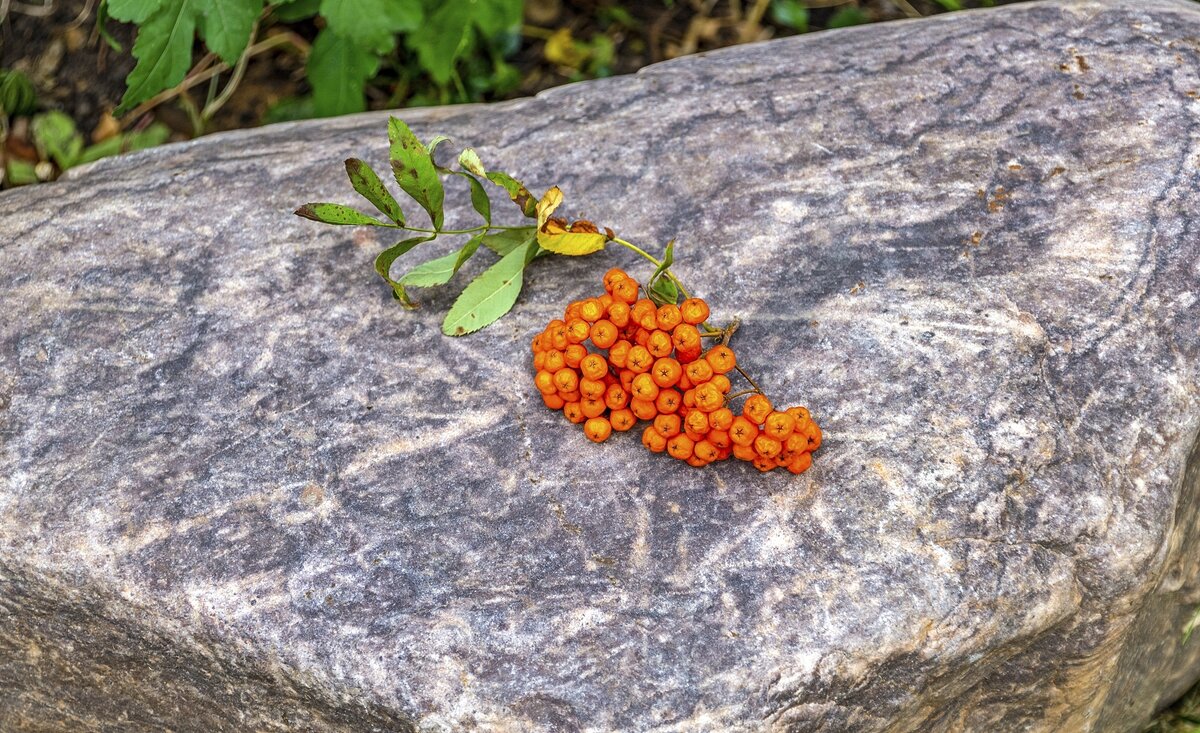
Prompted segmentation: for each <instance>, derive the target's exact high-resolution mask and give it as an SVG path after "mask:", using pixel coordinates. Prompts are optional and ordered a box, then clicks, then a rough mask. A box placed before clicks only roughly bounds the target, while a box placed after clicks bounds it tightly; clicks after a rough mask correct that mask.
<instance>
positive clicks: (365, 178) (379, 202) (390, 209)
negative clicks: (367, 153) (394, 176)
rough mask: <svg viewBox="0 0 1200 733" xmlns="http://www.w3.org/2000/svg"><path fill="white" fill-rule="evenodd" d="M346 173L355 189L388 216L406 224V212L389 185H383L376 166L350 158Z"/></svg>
mask: <svg viewBox="0 0 1200 733" xmlns="http://www.w3.org/2000/svg"><path fill="white" fill-rule="evenodd" d="M346 175H348V176H349V177H350V183H351V184H352V185H353V186H354V190H355V191H358V193H359V194H360V195H361V196H362V197H363V198H365V199H366V200H367V201H370V202H371V203H372V204H374V205H375V208H377V209H379V211H380V212H381V213H382V214H383V215H385V216H386V217H387V218H389V219H391V220H392V221H394V222H396V223H397V224H399V225H400V226H404V212H403V211H402V210H401V209H400V204H399V203H398V202H397V201H396V198H395V197H394V196H392V193H391V192H390V191H388V190H387V186H385V185H383V181H381V180H380V179H379V174H378V173H376V172H375V169H374V168H372V167H371V166H370V165H368V164H367V162H366V161H362V160H359V159H358V158H350V159H348V160H347V161H346Z"/></svg>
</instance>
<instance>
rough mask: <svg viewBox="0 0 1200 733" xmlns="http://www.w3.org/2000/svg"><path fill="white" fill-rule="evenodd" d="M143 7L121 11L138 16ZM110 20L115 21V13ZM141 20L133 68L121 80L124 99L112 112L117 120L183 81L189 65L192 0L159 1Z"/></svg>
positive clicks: (193, 23) (193, 29)
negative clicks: (123, 82)
mask: <svg viewBox="0 0 1200 733" xmlns="http://www.w3.org/2000/svg"><path fill="white" fill-rule="evenodd" d="M147 7H148V6H147V5H145V4H141V5H134V4H132V3H131V4H130V5H129V6H128V7H126V8H124V9H125V10H128V11H129V12H130V13H136V14H141V13H143V12H145V10H146V8H147ZM110 10H112V8H110ZM114 17H117V16H116V14H115V12H114ZM130 17H134V16H132V15H131V16H130ZM144 17H145V20H144V21H143V22H141V23H140V24H139V27H138V34H137V40H135V41H134V42H133V57H134V58H136V59H137V66H135V67H133V71H131V72H129V76H128V77H126V79H125V84H126V88H125V95H124V96H123V97H121V104H120V105H119V106H118V107H117V108H116V109H115V110H114V111H113V114H115V115H117V116H120V115H123V114H125V113H126V112H128V111H129V110H131V109H133V108H134V107H135V106H136V105H137V104H138V103H140V102H143V101H145V100H147V99H149V98H150V97H152V96H154V95H155V94H157V93H159V92H161V91H162V90H164V89H166V88H168V87H173V86H175V85H176V84H178V83H179V82H181V81H183V77H184V76H185V75H186V74H187V72H188V69H189V68H191V65H192V41H193V39H194V36H195V34H196V4H195V0H163V2H162V4H161V5H160V6H159V7H158V8H157V9H156V10H154V11H153V12H152V13H151V14H150V15H148V16H144Z"/></svg>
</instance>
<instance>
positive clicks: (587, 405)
mask: <svg viewBox="0 0 1200 733" xmlns="http://www.w3.org/2000/svg"><path fill="white" fill-rule="evenodd" d="M579 407H580V409H581V410H583V414H584V417H600V416H601V415H603V414H604V411H605V410H607V409H608V407H607V406H605V404H604V400H601V399H597V398H593V397H584V398H583V399H582V400H580V401H579Z"/></svg>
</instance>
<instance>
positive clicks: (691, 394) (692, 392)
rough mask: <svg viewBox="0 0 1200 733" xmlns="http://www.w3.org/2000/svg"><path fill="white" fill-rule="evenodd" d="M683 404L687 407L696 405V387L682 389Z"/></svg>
mask: <svg viewBox="0 0 1200 733" xmlns="http://www.w3.org/2000/svg"><path fill="white" fill-rule="evenodd" d="M683 406H684V407H689V408H690V407H695V406H696V389H695V388H694V387H693V388H692V389H689V390H685V391H684V393H683Z"/></svg>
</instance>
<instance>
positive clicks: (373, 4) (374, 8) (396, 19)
mask: <svg viewBox="0 0 1200 733" xmlns="http://www.w3.org/2000/svg"><path fill="white" fill-rule="evenodd" d="M448 4H449V5H453V6H455V7H456V9H458V11H459V12H461V9H460V8H458V7H457V3H448ZM422 15H423V13H422V9H421V3H420V0H321V16H322V17H323V18H325V22H326V23H327V24H328V28H329V30H330V31H331V32H333V33H334V34H336V35H337V36H338V37H340V38H343V39H345V40H347V41H350V42H351V43H353V44H354V45H356V46H358V47H359V48H362V49H366V50H374V51H377V52H379V53H387V52H388V51H391V50H392V48H393V47H394V46H395V44H396V38H395V34H396V33H398V32H401V31H412V30H416V29H417V28H420V27H421V20H422ZM422 33H424V29H422Z"/></svg>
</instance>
